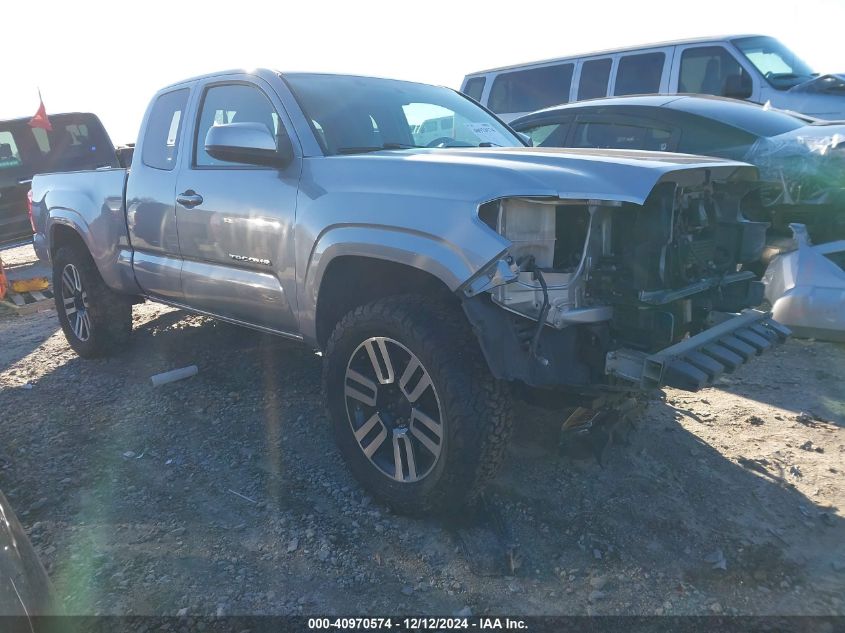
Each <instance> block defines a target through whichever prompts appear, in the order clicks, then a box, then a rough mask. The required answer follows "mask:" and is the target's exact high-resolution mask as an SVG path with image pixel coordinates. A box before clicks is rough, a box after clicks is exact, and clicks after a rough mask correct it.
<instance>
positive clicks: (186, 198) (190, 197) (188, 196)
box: [176, 189, 202, 209]
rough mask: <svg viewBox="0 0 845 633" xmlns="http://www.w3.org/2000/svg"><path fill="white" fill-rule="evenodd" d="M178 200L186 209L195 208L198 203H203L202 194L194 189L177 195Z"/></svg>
mask: <svg viewBox="0 0 845 633" xmlns="http://www.w3.org/2000/svg"><path fill="white" fill-rule="evenodd" d="M176 202H178V203H179V204H181V205H182V206H183V207H185V208H186V209H193V208H194V207H195V206H197V205H198V204H202V196H201V195H200V194H198V193H197V192H196V191H194V190H193V189H188V190H187V191H186V192H184V193H180V194H179V195H178V196H176Z"/></svg>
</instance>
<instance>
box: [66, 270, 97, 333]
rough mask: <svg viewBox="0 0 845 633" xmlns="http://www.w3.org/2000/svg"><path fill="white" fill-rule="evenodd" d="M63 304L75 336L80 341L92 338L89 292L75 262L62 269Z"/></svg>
mask: <svg viewBox="0 0 845 633" xmlns="http://www.w3.org/2000/svg"><path fill="white" fill-rule="evenodd" d="M62 305H63V307H64V311H65V316H67V320H68V323H69V324H70V329H71V330H73V334H74V336H76V338H78V339H79V340H80V341H87V340H88V339H89V338H91V315H90V314H89V312H88V294H87V293H86V292H85V288H83V286H82V277H81V276H80V274H79V269H78V268H77V267H76V266H74V265H73V264H67V265H66V266H65V267H64V269H62Z"/></svg>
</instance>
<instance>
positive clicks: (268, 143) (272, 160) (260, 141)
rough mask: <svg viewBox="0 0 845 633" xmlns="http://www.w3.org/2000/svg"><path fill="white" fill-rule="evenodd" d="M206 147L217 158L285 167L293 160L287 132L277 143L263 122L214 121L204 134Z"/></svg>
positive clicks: (232, 161)
mask: <svg viewBox="0 0 845 633" xmlns="http://www.w3.org/2000/svg"><path fill="white" fill-rule="evenodd" d="M205 151H206V152H208V155H209V156H211V157H212V158H216V159H217V160H225V161H227V162H230V163H244V164H246V165H262V166H265V167H279V168H281V167H286V166H287V165H289V164H290V162H291V161H292V160H293V145H292V144H291V142H290V138H289V137H288V135H287V134H285V133H282V134H280V135H279V140H278V143H277V142H276V139H274V138H273V135H272V134H271V133H270V130H268V129H267V126H266V125H264V124H262V123H227V124H225V125H214V126H212V127H211V128H209V130H208V134H206V136H205Z"/></svg>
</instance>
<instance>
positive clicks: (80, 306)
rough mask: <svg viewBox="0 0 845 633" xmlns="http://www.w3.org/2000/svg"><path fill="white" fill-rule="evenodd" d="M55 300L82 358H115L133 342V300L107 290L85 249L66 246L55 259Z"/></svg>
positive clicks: (63, 325)
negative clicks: (114, 355)
mask: <svg viewBox="0 0 845 633" xmlns="http://www.w3.org/2000/svg"><path fill="white" fill-rule="evenodd" d="M53 297H54V301H55V303H56V312H57V313H58V315H59V323H61V326H62V330H63V331H64V334H65V338H67V341H68V343H69V344H70V346H71V348H73V350H74V351H75V352H76V353H77V354H79V355H80V356H82V357H84V358H94V357H97V356H106V355H109V354H112V353H114V352H116V351H117V350H118V349H120V348H121V347H123V346H124V345H125V344H126V342H127V340H128V339H129V334H130V332H131V331H132V301H131V299H130V298H129V297H126V296H124V295H120V294H117V293H116V292H114V291H113V290H111V289H110V288H109V287H108V286H106V284H105V282H104V281H103V279H102V277H100V273H99V271H98V270H97V267H96V266H95V265H94V261H93V260H92V259H91V255H90V254H89V253H88V251H87V250H85V249H84V248H83V247H82V246H79V245H72V246H63V247H61V248H59V249H58V250H57V251H56V253H55V255H54V256H53Z"/></svg>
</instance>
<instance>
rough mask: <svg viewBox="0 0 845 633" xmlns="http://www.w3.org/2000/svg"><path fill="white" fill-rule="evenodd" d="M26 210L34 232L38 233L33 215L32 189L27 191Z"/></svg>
mask: <svg viewBox="0 0 845 633" xmlns="http://www.w3.org/2000/svg"><path fill="white" fill-rule="evenodd" d="M26 212H27V213H28V214H29V224H30V225H31V226H32V232H33V233H38V231H37V230H36V229H35V220H34V219H33V217H32V189H30V190H29V191H27V192H26Z"/></svg>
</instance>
